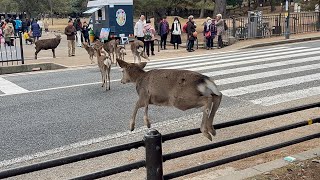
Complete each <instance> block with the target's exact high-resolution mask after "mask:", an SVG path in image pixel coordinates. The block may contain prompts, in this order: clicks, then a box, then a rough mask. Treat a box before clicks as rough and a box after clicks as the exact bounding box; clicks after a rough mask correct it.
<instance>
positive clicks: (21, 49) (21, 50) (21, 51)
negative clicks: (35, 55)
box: [19, 33, 24, 64]
mask: <svg viewBox="0 0 320 180" xmlns="http://www.w3.org/2000/svg"><path fill="white" fill-rule="evenodd" d="M19 40H20V53H21V62H22V64H24V54H23V43H22V33H19Z"/></svg>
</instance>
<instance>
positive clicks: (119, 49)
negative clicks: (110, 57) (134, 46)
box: [116, 46, 127, 61]
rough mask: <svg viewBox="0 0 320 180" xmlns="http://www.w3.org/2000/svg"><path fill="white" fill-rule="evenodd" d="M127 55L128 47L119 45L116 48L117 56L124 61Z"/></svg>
mask: <svg viewBox="0 0 320 180" xmlns="http://www.w3.org/2000/svg"><path fill="white" fill-rule="evenodd" d="M125 55H127V53H126V48H125V47H123V46H118V47H117V48H116V58H117V59H121V60H123V61H124V56H125Z"/></svg>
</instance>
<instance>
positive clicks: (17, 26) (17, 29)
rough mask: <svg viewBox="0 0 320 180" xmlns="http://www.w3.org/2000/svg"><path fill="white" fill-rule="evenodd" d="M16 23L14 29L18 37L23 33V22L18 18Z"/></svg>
mask: <svg viewBox="0 0 320 180" xmlns="http://www.w3.org/2000/svg"><path fill="white" fill-rule="evenodd" d="M14 22H15V23H16V25H15V28H14V31H15V35H16V36H18V33H19V32H20V31H22V21H21V20H20V19H19V17H16V20H14Z"/></svg>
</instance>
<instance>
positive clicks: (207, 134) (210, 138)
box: [202, 132, 212, 141]
mask: <svg viewBox="0 0 320 180" xmlns="http://www.w3.org/2000/svg"><path fill="white" fill-rule="evenodd" d="M202 134H203V135H204V136H205V137H206V138H208V139H209V140H210V141H212V137H211V135H210V134H209V133H208V132H203V133H202Z"/></svg>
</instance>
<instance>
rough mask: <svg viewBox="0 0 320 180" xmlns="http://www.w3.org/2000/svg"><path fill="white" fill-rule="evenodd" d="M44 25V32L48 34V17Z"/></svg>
mask: <svg viewBox="0 0 320 180" xmlns="http://www.w3.org/2000/svg"><path fill="white" fill-rule="evenodd" d="M43 26H44V32H46V34H48V33H49V20H48V19H47V20H45V21H44V24H43Z"/></svg>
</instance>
